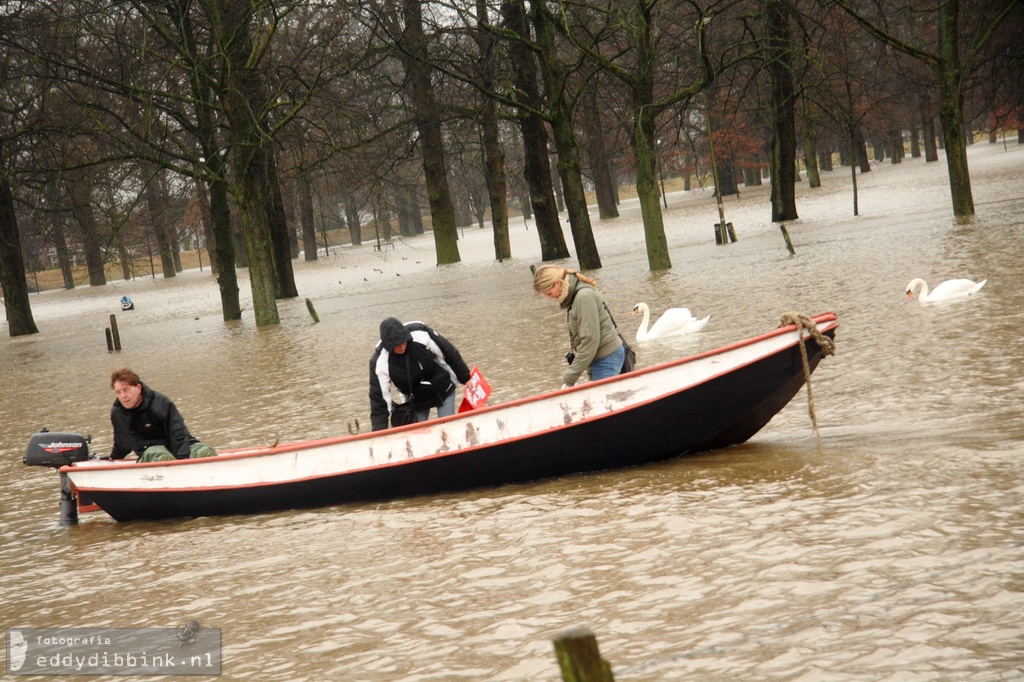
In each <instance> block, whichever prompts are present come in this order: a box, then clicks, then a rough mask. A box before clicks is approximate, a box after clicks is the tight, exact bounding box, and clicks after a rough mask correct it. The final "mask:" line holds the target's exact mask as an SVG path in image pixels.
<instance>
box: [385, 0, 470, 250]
mask: <svg viewBox="0 0 1024 682" xmlns="http://www.w3.org/2000/svg"><path fill="white" fill-rule="evenodd" d="M422 11H423V7H422V4H421V3H420V1H419V0H405V2H403V4H402V17H403V18H404V20H405V32H404V33H403V34H402V37H401V39H400V40H401V43H402V48H403V49H402V62H403V64H404V65H405V72H406V73H407V74H408V75H409V81H410V83H411V86H412V99H413V117H414V118H415V120H416V130H417V131H418V132H419V135H420V140H419V141H420V153H421V154H422V157H423V174H424V177H425V179H426V183H427V201H428V202H429V204H430V219H431V223H432V224H433V228H434V249H435V251H436V253H437V264H438V265H446V264H449V263H458V262H459V260H461V258H460V256H459V244H458V238H459V235H458V231H457V230H456V229H455V207H454V205H453V204H452V195H451V190H450V189H449V187H448V168H447V162H446V161H445V154H444V140H443V139H442V136H441V120H440V117H439V115H438V106H437V101H436V99H435V97H434V86H433V83H431V80H430V77H431V73H430V71H431V69H430V67H429V66H428V63H427V59H428V57H427V41H426V36H425V35H424V33H423V15H422Z"/></svg>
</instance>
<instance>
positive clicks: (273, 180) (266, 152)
mask: <svg viewBox="0 0 1024 682" xmlns="http://www.w3.org/2000/svg"><path fill="white" fill-rule="evenodd" d="M259 158H260V159H261V160H262V162H263V163H264V164H266V169H265V170H264V172H263V174H262V177H263V178H264V179H265V183H266V191H265V192H266V193H265V195H264V196H265V197H266V199H267V202H268V203H267V209H266V211H267V224H268V226H269V227H270V239H271V243H272V244H273V248H274V275H275V277H274V295H275V296H276V297H277V298H279V299H282V298H296V297H298V295H299V289H298V287H297V286H296V285H295V271H294V270H293V269H292V234H290V232H291V231H290V230H289V229H288V218H287V215H286V213H285V210H284V196H282V194H281V180H280V178H279V177H278V175H277V156H276V154H275V153H274V147H273V146H272V145H270V144H266V145H264V146H263V150H262V152H261V154H260V157H259Z"/></svg>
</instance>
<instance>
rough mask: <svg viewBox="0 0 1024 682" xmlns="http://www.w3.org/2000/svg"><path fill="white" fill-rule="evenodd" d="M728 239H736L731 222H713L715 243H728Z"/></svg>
mask: <svg viewBox="0 0 1024 682" xmlns="http://www.w3.org/2000/svg"><path fill="white" fill-rule="evenodd" d="M730 241H736V231H735V230H734V229H733V228H732V223H725V224H724V225H723V224H722V223H715V243H716V244H728V243H729V242H730Z"/></svg>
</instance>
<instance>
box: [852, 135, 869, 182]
mask: <svg viewBox="0 0 1024 682" xmlns="http://www.w3.org/2000/svg"><path fill="white" fill-rule="evenodd" d="M853 141H854V145H853V151H854V153H855V154H856V155H857V156H856V158H857V163H859V164H860V172H861V173H870V172H871V161H870V160H868V147H867V142H865V141H864V133H862V132H861V130H860V128H859V127H858V128H857V129H856V130H855V131H854V133H853Z"/></svg>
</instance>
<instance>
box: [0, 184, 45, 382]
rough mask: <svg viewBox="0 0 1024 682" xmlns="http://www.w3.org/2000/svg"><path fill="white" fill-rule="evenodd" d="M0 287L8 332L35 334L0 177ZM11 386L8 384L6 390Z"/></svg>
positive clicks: (7, 192)
mask: <svg viewBox="0 0 1024 682" xmlns="http://www.w3.org/2000/svg"><path fill="white" fill-rule="evenodd" d="M0 288H2V289H3V298H4V311H5V312H6V313H7V332H8V334H10V335H11V336H24V335H26V334H38V333H39V329H38V328H37V327H36V323H35V320H34V319H33V318H32V306H31V304H30V303H29V300H28V283H27V282H26V280H25V259H24V258H23V257H22V255H21V238H20V237H19V235H18V218H17V215H16V214H15V212H14V196H13V195H12V193H11V184H10V183H9V182H8V181H7V180H6V179H4V178H0ZM12 388H13V387H8V390H10V389H12Z"/></svg>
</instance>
